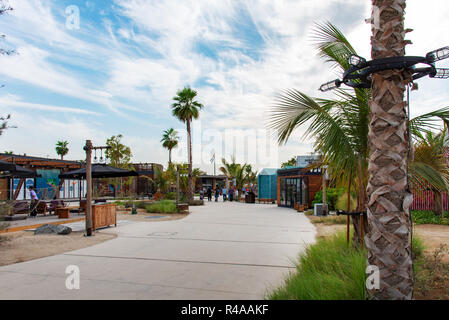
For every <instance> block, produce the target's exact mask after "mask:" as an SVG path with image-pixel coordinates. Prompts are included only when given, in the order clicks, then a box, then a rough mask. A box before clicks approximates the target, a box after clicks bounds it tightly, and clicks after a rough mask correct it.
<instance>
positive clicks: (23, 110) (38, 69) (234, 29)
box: [0, 0, 449, 173]
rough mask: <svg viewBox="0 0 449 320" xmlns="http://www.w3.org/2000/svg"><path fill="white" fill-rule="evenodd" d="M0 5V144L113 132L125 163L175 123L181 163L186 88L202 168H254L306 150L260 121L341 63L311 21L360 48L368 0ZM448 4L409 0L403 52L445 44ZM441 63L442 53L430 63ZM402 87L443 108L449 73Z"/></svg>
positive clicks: (304, 143) (37, 145) (333, 74)
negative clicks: (174, 108)
mask: <svg viewBox="0 0 449 320" xmlns="http://www.w3.org/2000/svg"><path fill="white" fill-rule="evenodd" d="M9 4H10V5H11V6H12V7H13V8H14V10H13V11H11V12H10V13H8V14H7V15H3V16H1V17H0V33H1V34H5V35H6V38H5V39H2V40H0V46H1V47H2V48H4V49H15V50H16V52H17V54H16V55H12V56H0V65H1V67H0V85H4V87H2V88H0V115H3V116H4V115H7V114H11V120H10V125H14V126H16V127H17V128H11V129H8V130H6V131H5V132H4V133H3V135H2V136H0V152H4V151H13V152H14V153H17V154H24V153H26V154H27V155H31V156H42V157H50V158H57V155H56V152H55V144H56V142H57V141H58V140H67V141H68V142H69V149H70V151H69V153H68V154H67V156H66V157H65V159H70V160H80V159H84V158H85V154H84V151H83V149H82V147H83V145H84V144H85V141H86V140H88V139H89V140H92V142H93V144H94V145H96V146H99V145H104V144H105V142H106V139H107V138H109V137H111V136H113V135H118V134H122V135H123V140H122V141H123V143H124V144H126V145H128V146H130V147H131V151H132V153H133V159H132V160H133V162H134V163H139V162H156V163H161V164H164V166H165V165H166V163H167V161H168V152H167V151H166V150H165V149H163V148H162V146H161V143H160V139H161V136H162V132H163V131H164V130H166V129H168V128H175V130H177V131H178V133H179V135H180V137H181V141H180V145H179V147H178V148H177V149H176V150H174V152H173V158H174V160H175V161H184V162H185V161H187V151H186V130H185V124H184V123H182V122H180V121H179V120H177V119H176V118H175V117H173V116H172V113H171V107H170V106H171V104H172V103H173V97H174V96H175V95H176V93H177V91H178V90H180V89H182V88H184V87H186V86H189V87H191V88H192V89H194V90H196V91H197V92H198V96H197V101H199V102H200V103H202V104H203V105H204V108H203V110H202V111H201V113H200V118H199V119H198V120H195V122H194V127H193V136H192V140H193V163H194V166H195V167H200V168H201V169H202V170H204V171H207V172H208V173H213V170H214V169H213V164H211V161H210V160H211V157H212V155H213V154H215V157H216V159H217V160H216V166H217V168H218V167H219V166H220V165H221V161H220V159H221V158H222V157H226V159H228V160H230V157H231V156H232V155H235V157H236V159H237V161H239V162H249V163H251V164H253V166H254V167H255V168H257V169H261V168H264V167H279V166H280V164H281V162H283V161H286V160H288V159H290V158H291V157H292V156H297V155H307V154H310V153H311V152H313V147H312V142H313V141H310V140H305V139H303V133H304V128H300V129H298V130H296V131H295V133H294V134H293V135H292V137H291V139H290V141H289V142H288V143H287V144H286V145H283V146H278V145H277V144H276V143H275V133H273V132H271V131H270V130H267V123H268V115H269V110H270V108H271V106H272V105H273V103H274V99H275V96H276V94H277V93H279V92H280V91H281V90H284V89H290V88H294V89H298V90H300V91H302V92H304V93H306V94H308V95H311V96H314V97H323V98H332V97H333V94H332V92H327V93H321V92H320V91H318V88H319V86H320V85H321V84H322V83H325V82H327V81H329V80H332V79H335V78H337V77H339V76H340V75H339V74H337V71H336V70H333V69H332V66H331V65H330V64H328V63H326V62H324V61H323V60H322V59H320V58H319V57H318V56H317V51H316V48H315V47H314V42H313V39H312V32H313V28H314V25H315V24H316V23H324V22H326V21H329V22H331V23H333V24H334V25H336V26H337V27H338V28H339V29H340V30H342V31H343V33H344V34H345V35H346V36H347V38H348V39H349V41H350V42H351V43H352V44H353V46H354V47H355V49H356V50H357V52H358V54H359V55H361V56H364V57H367V58H369V57H370V35H371V28H370V25H369V24H367V23H366V22H365V19H367V18H369V17H370V14H371V1H369V0H320V1H312V0H296V1H293V0H220V1H209V0H197V1H187V0H186V1H181V0H126V1H125V0H113V1H103V0H101V1H100V0H89V1H81V0H9ZM448 16H449V2H448V1H447V0H427V1H421V0H408V1H407V9H406V20H405V26H406V28H411V29H414V31H413V32H411V33H408V34H407V39H410V40H411V41H412V42H413V44H412V45H409V46H408V47H407V55H419V56H423V55H425V54H426V53H427V52H428V51H431V50H434V49H437V48H441V47H444V46H447V45H449V37H448V36H447V32H446V30H449V19H447V17H448ZM442 66H443V67H448V63H445V64H442ZM419 86H420V89H419V90H418V91H413V92H412V93H411V102H410V106H411V114H412V116H416V115H419V114H423V113H426V112H429V111H432V110H435V109H437V108H441V107H445V106H448V105H449V103H448V100H449V81H444V80H437V79H427V78H426V79H421V80H419Z"/></svg>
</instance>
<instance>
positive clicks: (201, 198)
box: [200, 188, 204, 200]
mask: <svg viewBox="0 0 449 320" xmlns="http://www.w3.org/2000/svg"><path fill="white" fill-rule="evenodd" d="M203 199H204V190H203V188H201V190H200V200H203Z"/></svg>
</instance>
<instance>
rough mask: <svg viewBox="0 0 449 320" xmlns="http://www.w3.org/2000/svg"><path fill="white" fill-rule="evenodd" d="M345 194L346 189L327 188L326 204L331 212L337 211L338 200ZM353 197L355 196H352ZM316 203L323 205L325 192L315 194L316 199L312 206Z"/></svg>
mask: <svg viewBox="0 0 449 320" xmlns="http://www.w3.org/2000/svg"><path fill="white" fill-rule="evenodd" d="M345 193H346V189H345V188H326V203H327V205H328V206H329V210H335V206H336V204H337V200H338V199H339V197H340V196H342V195H343V194H345ZM351 196H353V195H352V194H351ZM345 201H346V200H345ZM315 203H323V190H320V191H318V192H317V193H316V194H315V199H314V200H313V202H312V204H315ZM354 208H355V206H354Z"/></svg>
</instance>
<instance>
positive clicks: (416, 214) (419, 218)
mask: <svg viewBox="0 0 449 320" xmlns="http://www.w3.org/2000/svg"><path fill="white" fill-rule="evenodd" d="M412 217H413V222H414V223H416V224H441V225H449V214H448V212H445V214H444V218H442V217H441V215H435V213H434V212H433V211H412Z"/></svg>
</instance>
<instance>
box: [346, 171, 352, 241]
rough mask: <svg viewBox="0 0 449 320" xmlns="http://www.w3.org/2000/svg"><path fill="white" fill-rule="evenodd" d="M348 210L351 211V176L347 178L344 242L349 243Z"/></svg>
mask: <svg viewBox="0 0 449 320" xmlns="http://www.w3.org/2000/svg"><path fill="white" fill-rule="evenodd" d="M349 212H351V178H349V182H348V215H347V219H346V242H347V243H348V244H349V233H350V229H349V228H350V227H349V225H350V221H351V217H350V216H349Z"/></svg>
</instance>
